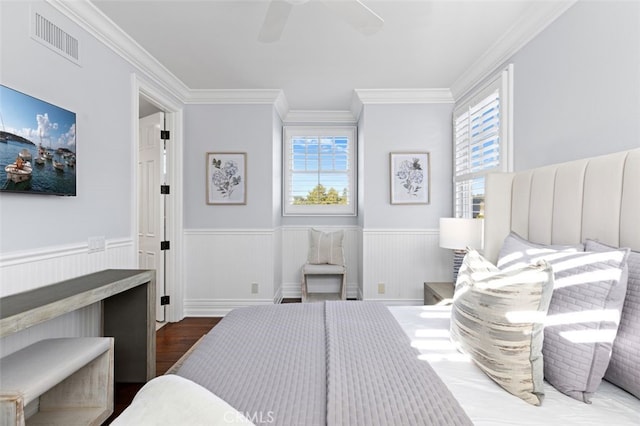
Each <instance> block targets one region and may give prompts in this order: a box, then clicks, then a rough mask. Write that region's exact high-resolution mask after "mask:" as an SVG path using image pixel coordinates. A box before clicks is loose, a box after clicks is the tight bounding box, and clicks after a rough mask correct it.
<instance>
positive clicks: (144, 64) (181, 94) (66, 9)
mask: <svg viewBox="0 0 640 426" xmlns="http://www.w3.org/2000/svg"><path fill="white" fill-rule="evenodd" d="M46 1H47V3H49V4H50V5H51V6H52V7H54V8H55V9H57V10H58V11H59V12H61V13H62V14H64V15H65V16H67V17H68V18H69V19H71V20H72V21H73V22H74V23H76V24H77V25H79V26H80V27H81V28H83V29H84V30H85V31H87V32H88V33H89V34H91V35H92V36H94V37H95V38H96V39H98V41H100V42H101V43H102V44H104V45H105V46H107V47H109V48H110V49H111V50H113V51H114V52H115V53H116V54H118V55H119V56H121V57H122V58H123V59H125V60H126V61H127V62H129V63H130V64H132V65H133V66H134V67H136V68H137V69H138V70H139V71H140V72H142V73H143V74H144V75H145V76H146V77H147V79H149V80H150V81H152V82H154V83H155V84H157V85H159V86H160V87H162V88H163V89H165V90H167V91H168V92H170V93H171V94H172V95H173V96H175V97H176V98H177V99H180V100H183V99H184V98H185V97H186V95H187V93H188V91H189V88H188V87H187V86H186V85H185V84H184V83H183V82H182V81H181V80H180V79H178V78H177V77H176V76H175V75H173V74H172V73H171V72H170V71H169V70H168V69H167V68H165V67H164V65H162V64H161V63H160V62H159V61H158V60H157V59H156V58H154V57H153V56H152V55H151V54H150V53H149V52H147V51H146V50H145V49H143V48H142V46H140V45H139V44H138V43H136V42H135V41H134V40H133V39H132V38H131V37H130V36H129V35H128V34H127V33H125V32H124V31H123V30H122V29H121V28H120V27H118V26H117V25H116V24H115V23H114V22H113V21H112V20H111V19H109V18H108V17H107V16H106V15H105V14H104V13H102V12H101V11H100V10H99V9H98V8H97V7H96V6H94V5H93V3H91V2H88V1H62V0H46Z"/></svg>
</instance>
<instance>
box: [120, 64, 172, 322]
mask: <svg viewBox="0 0 640 426" xmlns="http://www.w3.org/2000/svg"><path fill="white" fill-rule="evenodd" d="M131 83H132V91H131V105H132V119H131V122H132V126H131V127H132V139H131V140H132V141H133V143H132V146H131V153H132V154H131V155H132V159H133V161H132V162H131V167H132V176H133V182H132V186H131V187H132V188H133V190H132V191H131V201H132V203H131V204H132V212H131V230H132V240H133V242H134V250H133V256H134V257H135V258H136V259H137V253H138V231H139V230H138V215H139V211H138V190H137V188H138V172H137V169H138V167H137V164H138V143H139V141H138V139H139V126H138V120H139V117H138V115H139V113H138V110H139V106H140V102H139V100H140V96H144V97H145V98H147V99H148V100H149V101H151V102H152V103H153V104H155V105H156V106H157V107H158V108H160V109H161V110H163V111H164V113H165V128H166V129H167V130H169V131H170V132H171V139H170V142H168V143H167V183H168V184H169V185H170V187H171V193H170V195H168V196H167V197H168V198H167V201H166V211H167V224H166V225H167V227H166V234H165V239H166V240H167V241H170V242H171V249H170V250H168V251H167V253H166V255H167V256H166V260H165V266H166V274H165V288H166V294H167V295H169V296H171V303H170V304H169V305H167V306H166V311H165V320H166V321H168V322H176V321H180V320H182V319H183V318H184V284H183V283H184V279H183V273H184V267H183V266H184V262H183V259H182V256H181V255H180V253H183V249H182V248H183V235H184V232H183V224H182V217H183V194H182V188H183V186H182V180H183V168H182V164H183V161H182V158H183V138H182V133H183V106H184V105H183V104H182V103H181V102H180V101H179V100H178V99H177V98H173V97H171V96H169V95H167V93H166V92H165V91H162V90H160V89H159V88H158V87H157V86H155V85H153V84H151V83H150V82H149V81H147V80H145V79H144V78H142V77H141V76H139V75H137V74H136V73H132V77H131ZM158 190H160V188H158ZM136 264H137V261H136Z"/></svg>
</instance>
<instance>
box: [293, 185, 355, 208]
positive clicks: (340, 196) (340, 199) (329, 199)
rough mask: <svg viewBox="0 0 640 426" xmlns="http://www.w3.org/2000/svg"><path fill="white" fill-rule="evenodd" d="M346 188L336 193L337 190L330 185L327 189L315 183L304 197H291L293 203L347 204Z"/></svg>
mask: <svg viewBox="0 0 640 426" xmlns="http://www.w3.org/2000/svg"><path fill="white" fill-rule="evenodd" d="M347 200H348V197H347V188H344V189H343V190H342V193H338V190H336V189H335V188H333V187H331V188H329V189H328V190H327V188H325V187H324V185H322V184H321V183H319V184H318V185H316V187H315V188H313V189H312V190H311V191H309V193H308V194H307V196H306V197H303V196H300V195H298V196H295V197H294V198H293V204H297V205H304V204H347Z"/></svg>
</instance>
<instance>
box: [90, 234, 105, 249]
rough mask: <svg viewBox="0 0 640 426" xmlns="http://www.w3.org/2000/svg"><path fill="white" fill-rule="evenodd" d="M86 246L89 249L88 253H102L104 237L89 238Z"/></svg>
mask: <svg viewBox="0 0 640 426" xmlns="http://www.w3.org/2000/svg"><path fill="white" fill-rule="evenodd" d="M87 245H88V247H89V253H95V252H97V251H104V249H105V241H104V237H103V236H100V237H89V239H88V241H87Z"/></svg>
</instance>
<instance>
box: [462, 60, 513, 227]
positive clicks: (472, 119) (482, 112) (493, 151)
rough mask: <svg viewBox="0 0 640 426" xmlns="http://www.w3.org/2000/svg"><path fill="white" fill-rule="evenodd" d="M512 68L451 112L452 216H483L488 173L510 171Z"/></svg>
mask: <svg viewBox="0 0 640 426" xmlns="http://www.w3.org/2000/svg"><path fill="white" fill-rule="evenodd" d="M512 81H513V65H509V67H508V68H507V69H505V70H504V71H502V72H501V73H500V74H499V75H498V76H497V78H495V79H494V80H492V81H491V82H490V83H489V84H488V85H487V86H485V87H484V88H482V89H481V90H479V91H478V92H476V93H475V94H474V95H472V97H471V98H470V99H469V100H467V101H465V102H463V103H461V104H460V105H457V106H456V108H455V110H454V112H453V137H454V164H453V166H454V203H455V205H454V212H455V217H463V218H472V217H478V216H482V215H483V214H484V210H483V209H484V194H485V191H484V189H485V188H484V183H485V176H486V175H487V174H488V173H489V172H496V171H509V170H511V168H512V166H511V163H512V161H511V159H510V158H511V157H510V156H511V149H510V144H511V139H512V137H511V134H512V132H511V127H510V126H511V124H510V123H511V96H512V91H513V90H512Z"/></svg>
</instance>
